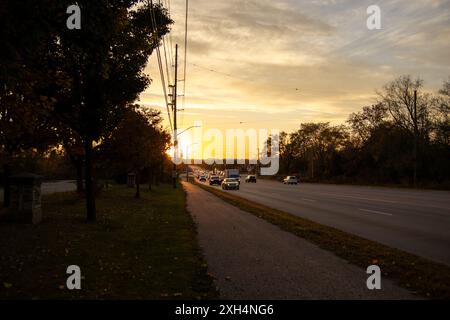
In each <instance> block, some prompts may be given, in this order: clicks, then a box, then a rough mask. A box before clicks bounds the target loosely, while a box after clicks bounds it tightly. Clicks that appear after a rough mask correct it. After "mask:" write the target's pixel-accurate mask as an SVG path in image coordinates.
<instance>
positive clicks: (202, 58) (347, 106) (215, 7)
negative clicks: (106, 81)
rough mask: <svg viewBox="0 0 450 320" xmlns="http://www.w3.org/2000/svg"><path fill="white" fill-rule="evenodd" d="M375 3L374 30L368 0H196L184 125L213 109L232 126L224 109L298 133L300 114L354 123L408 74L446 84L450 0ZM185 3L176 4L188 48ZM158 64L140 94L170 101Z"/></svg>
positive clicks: (176, 33) (215, 120) (176, 38)
mask: <svg viewBox="0 0 450 320" xmlns="http://www.w3.org/2000/svg"><path fill="white" fill-rule="evenodd" d="M375 2H376V3H377V4H378V5H379V6H380V7H381V10H382V27H383V28H382V30H377V31H369V30H367V28H366V18H367V15H366V8H367V7H368V6H369V5H371V4H373V3H374V1H368V0H362V1H351V0H314V1H298V0H290V1H288V0H283V1H268V0H250V1H238V0H229V1H218V0H195V1H190V3H191V8H190V22H189V51H188V72H187V93H186V105H185V109H186V114H185V115H184V116H183V122H185V123H189V122H192V121H193V120H194V119H202V116H204V118H205V119H207V120H208V122H209V124H210V126H217V127H223V126H225V125H224V124H223V123H224V121H220V120H221V117H217V116H213V114H214V113H217V114H219V115H224V117H225V116H231V117H237V118H238V119H241V120H242V121H247V122H249V123H250V122H257V120H260V123H261V125H262V126H266V125H267V119H271V120H272V122H271V123H270V125H276V126H278V127H279V128H280V129H286V130H289V129H291V128H294V127H297V126H298V124H299V122H300V121H315V120H317V121H319V120H326V121H332V122H336V123H338V122H342V121H345V119H346V118H347V116H348V114H349V113H350V112H352V111H356V110H358V109H360V108H361V107H362V106H363V105H366V104H370V103H372V102H373V98H374V91H375V89H377V88H379V87H381V86H382V85H383V84H384V83H386V82H387V81H389V80H391V79H393V78H394V77H396V76H398V75H401V74H405V73H409V74H412V75H418V76H421V77H422V78H423V79H424V80H425V82H426V84H427V85H428V87H430V88H431V89H433V90H437V89H438V87H439V86H440V85H441V83H442V80H443V79H446V78H447V77H448V75H449V74H450V59H448V54H449V52H450V0H412V1H408V0H392V1H387V0H379V1H375ZM183 5H184V4H183V1H177V2H173V5H172V14H173V18H174V20H175V22H176V23H175V25H174V28H173V32H172V37H173V42H174V43H179V44H180V45H182V44H183V29H184V11H183V9H184V7H183ZM182 50H183V48H182V47H181V51H182ZM155 61H156V60H155V59H154V58H152V59H151V61H150V62H151V64H150V66H149V68H148V72H149V73H150V74H151V75H152V77H153V78H154V81H153V84H152V85H151V86H150V88H149V89H148V90H147V92H146V93H145V94H144V95H142V97H141V100H142V102H144V103H147V104H152V105H159V106H160V107H161V106H163V99H162V96H161V93H162V88H161V87H160V81H159V72H158V69H157V68H156V63H155ZM208 70H213V71H208ZM214 71H215V72H214ZM182 77H183V75H182ZM180 100H181V99H180ZM190 111H192V112H191V114H189V112H190Z"/></svg>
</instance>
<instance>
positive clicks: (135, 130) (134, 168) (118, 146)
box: [100, 106, 170, 198]
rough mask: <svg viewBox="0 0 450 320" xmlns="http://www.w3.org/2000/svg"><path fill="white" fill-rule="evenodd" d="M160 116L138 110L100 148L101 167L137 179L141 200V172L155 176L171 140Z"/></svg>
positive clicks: (131, 110) (129, 112)
mask: <svg viewBox="0 0 450 320" xmlns="http://www.w3.org/2000/svg"><path fill="white" fill-rule="evenodd" d="M161 121H162V119H161V116H160V112H159V111H156V110H153V109H150V110H145V109H144V110H143V109H142V108H139V107H138V106H133V107H130V108H128V109H127V110H126V112H125V116H124V118H123V119H122V121H121V122H120V124H119V125H118V126H117V128H116V129H115V130H113V132H112V134H111V135H110V137H108V138H107V139H105V141H104V142H103V144H102V146H101V147H100V149H101V153H102V156H103V159H104V163H105V164H106V165H107V166H108V168H110V170H113V171H114V172H117V173H128V172H133V173H134V174H135V175H136V197H137V198H139V197H140V184H141V181H142V177H141V172H143V171H144V169H146V170H147V171H150V172H154V171H155V169H157V168H158V166H159V164H160V161H162V159H163V157H164V154H165V152H166V150H167V148H168V146H169V142H170V136H169V134H168V133H167V132H166V131H164V130H163V128H162V127H161V125H160V124H161Z"/></svg>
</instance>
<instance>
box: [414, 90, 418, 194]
mask: <svg viewBox="0 0 450 320" xmlns="http://www.w3.org/2000/svg"><path fill="white" fill-rule="evenodd" d="M418 135H419V125H418V123H417V90H414V155H413V157H414V176H413V183H414V188H416V187H417V144H418V138H419V137H418Z"/></svg>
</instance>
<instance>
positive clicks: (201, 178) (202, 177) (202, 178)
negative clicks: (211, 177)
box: [198, 175, 206, 182]
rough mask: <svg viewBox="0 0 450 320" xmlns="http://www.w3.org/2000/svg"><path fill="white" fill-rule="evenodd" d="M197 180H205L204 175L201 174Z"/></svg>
mask: <svg viewBox="0 0 450 320" xmlns="http://www.w3.org/2000/svg"><path fill="white" fill-rule="evenodd" d="M198 181H200V182H206V176H204V175H201V176H200V177H199V178H198Z"/></svg>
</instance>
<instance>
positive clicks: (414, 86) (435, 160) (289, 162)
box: [279, 75, 450, 188]
mask: <svg viewBox="0 0 450 320" xmlns="http://www.w3.org/2000/svg"><path fill="white" fill-rule="evenodd" d="M449 115H450V78H449V79H448V80H447V81H445V82H444V84H443V86H442V89H441V90H440V91H439V92H437V93H430V92H428V91H426V90H425V89H424V82H423V80H421V79H413V78H412V77H411V76H409V75H405V76H401V77H398V78H397V79H395V80H393V81H391V82H389V83H388V84H386V85H385V86H384V87H383V88H382V89H381V90H379V91H377V100H376V103H375V104H373V105H370V106H365V107H363V108H362V110H361V111H359V112H355V113H352V114H351V115H350V116H349V118H348V120H347V122H346V123H345V124H342V125H331V124H330V123H329V122H313V123H302V124H301V125H300V128H299V129H298V130H297V131H294V132H291V133H287V132H282V133H281V134H280V137H279V143H280V173H284V174H298V175H300V176H301V177H302V178H303V179H304V180H310V181H329V182H337V183H339V182H342V183H349V182H350V183H370V184H402V185H409V186H424V187H425V186H432V187H445V188H449V187H450V165H449V159H450V117H449Z"/></svg>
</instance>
